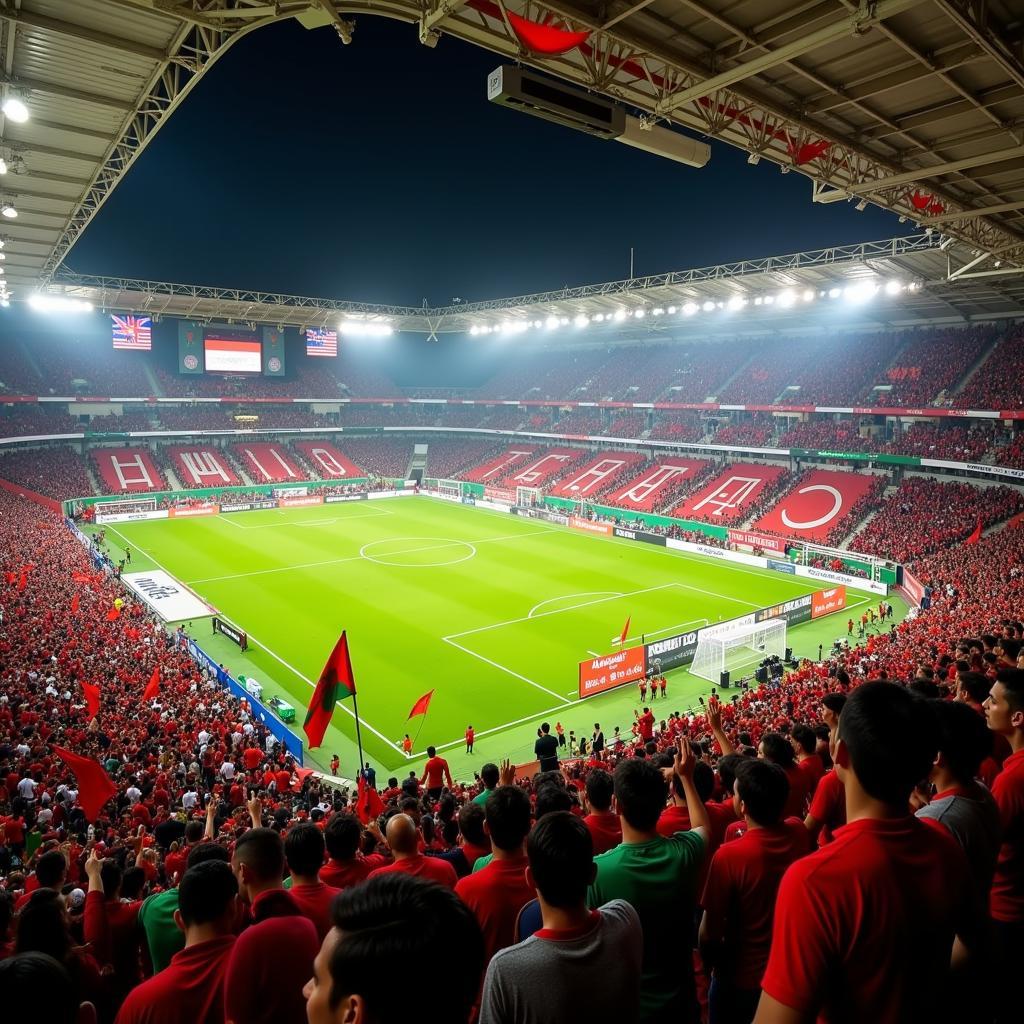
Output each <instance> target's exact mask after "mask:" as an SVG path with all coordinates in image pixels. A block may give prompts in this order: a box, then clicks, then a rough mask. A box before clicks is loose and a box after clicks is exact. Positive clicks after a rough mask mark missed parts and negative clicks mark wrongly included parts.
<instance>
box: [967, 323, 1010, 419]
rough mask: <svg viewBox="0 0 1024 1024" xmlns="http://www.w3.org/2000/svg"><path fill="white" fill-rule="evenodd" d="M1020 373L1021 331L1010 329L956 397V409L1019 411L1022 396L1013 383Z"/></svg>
mask: <svg viewBox="0 0 1024 1024" xmlns="http://www.w3.org/2000/svg"><path fill="white" fill-rule="evenodd" d="M1022 372H1024V328H1022V326H1021V325H1020V324H1015V325H1013V326H1012V327H1010V328H1009V329H1008V330H1007V331H1006V333H1005V335H1004V336H1003V338H1002V339H1001V340H1000V341H999V343H998V344H997V345H996V347H995V349H994V350H993V351H992V353H991V354H990V355H989V357H988V358H987V359H986V360H985V361H984V362H983V363H982V364H981V366H980V367H978V369H977V371H976V372H975V373H973V374H972V375H971V377H970V379H969V380H968V381H967V382H966V383H965V384H964V385H963V387H962V388H961V389H960V390H959V391H958V392H957V393H956V395H955V396H954V399H953V404H954V405H956V406H957V407H958V408H960V409H1020V408H1024V396H1022V394H1021V389H1020V388H1019V387H1018V384H1017V382H1018V381H1019V380H1020V375H1021V373H1022Z"/></svg>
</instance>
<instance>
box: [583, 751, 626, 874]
mask: <svg viewBox="0 0 1024 1024" xmlns="http://www.w3.org/2000/svg"><path fill="white" fill-rule="evenodd" d="M585 792H586V796H587V806H588V807H589V809H590V813H589V814H588V815H587V816H586V817H585V818H584V819H583V824H584V825H586V826H587V831H588V832H589V833H590V838H591V840H593V843H594V854H595V856H596V855H597V854H601V853H607V852H608V851H609V850H611V849H613V848H614V847H616V846H618V845H619V843H621V842H622V825H621V824H620V822H619V816H618V815H617V814H616V813H615V812H614V811H613V810H612V809H611V808H612V797H613V796H614V794H615V783H614V782H613V781H612V777H611V776H610V775H609V774H608V773H607V772H606V771H604V770H603V769H601V768H597V769H595V770H594V771H592V772H591V773H590V774H589V775H588V776H587V781H586V790H585Z"/></svg>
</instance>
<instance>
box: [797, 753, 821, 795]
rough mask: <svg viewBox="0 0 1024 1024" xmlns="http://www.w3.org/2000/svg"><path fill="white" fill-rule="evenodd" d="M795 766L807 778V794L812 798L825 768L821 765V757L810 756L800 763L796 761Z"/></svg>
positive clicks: (816, 755)
mask: <svg viewBox="0 0 1024 1024" xmlns="http://www.w3.org/2000/svg"><path fill="white" fill-rule="evenodd" d="M796 766H797V768H799V769H800V771H802V772H803V773H804V774H805V775H807V777H808V778H809V780H810V789H809V793H810V795H811V796H812V797H813V796H814V793H815V791H816V790H817V788H818V783H819V782H821V777H822V776H823V775H824V774H825V766H824V765H823V764H822V763H821V757H820V756H819V755H818V754H811V755H809V756H808V757H805V758H804V759H803V760H802V761H797V763H796Z"/></svg>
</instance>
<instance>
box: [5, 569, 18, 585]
mask: <svg viewBox="0 0 1024 1024" xmlns="http://www.w3.org/2000/svg"><path fill="white" fill-rule="evenodd" d="M7 582H8V583H9V584H10V585H11V586H12V587H13V586H14V584H15V583H17V582H18V574H17V573H16V572H11V570H10V569H8V570H7Z"/></svg>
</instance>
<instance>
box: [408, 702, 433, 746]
mask: <svg viewBox="0 0 1024 1024" xmlns="http://www.w3.org/2000/svg"><path fill="white" fill-rule="evenodd" d="M429 714H430V706H429V705H428V706H427V710H426V711H424V712H423V714H422V715H421V716H420V727H419V729H417V730H416V735H415V736H413V738H412V746H413V749H414V750H415V749H416V744H417V743H418V742H419V738H420V733H421V732H422V731H423V723H424V722H425V721H426V720H427V715H429Z"/></svg>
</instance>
